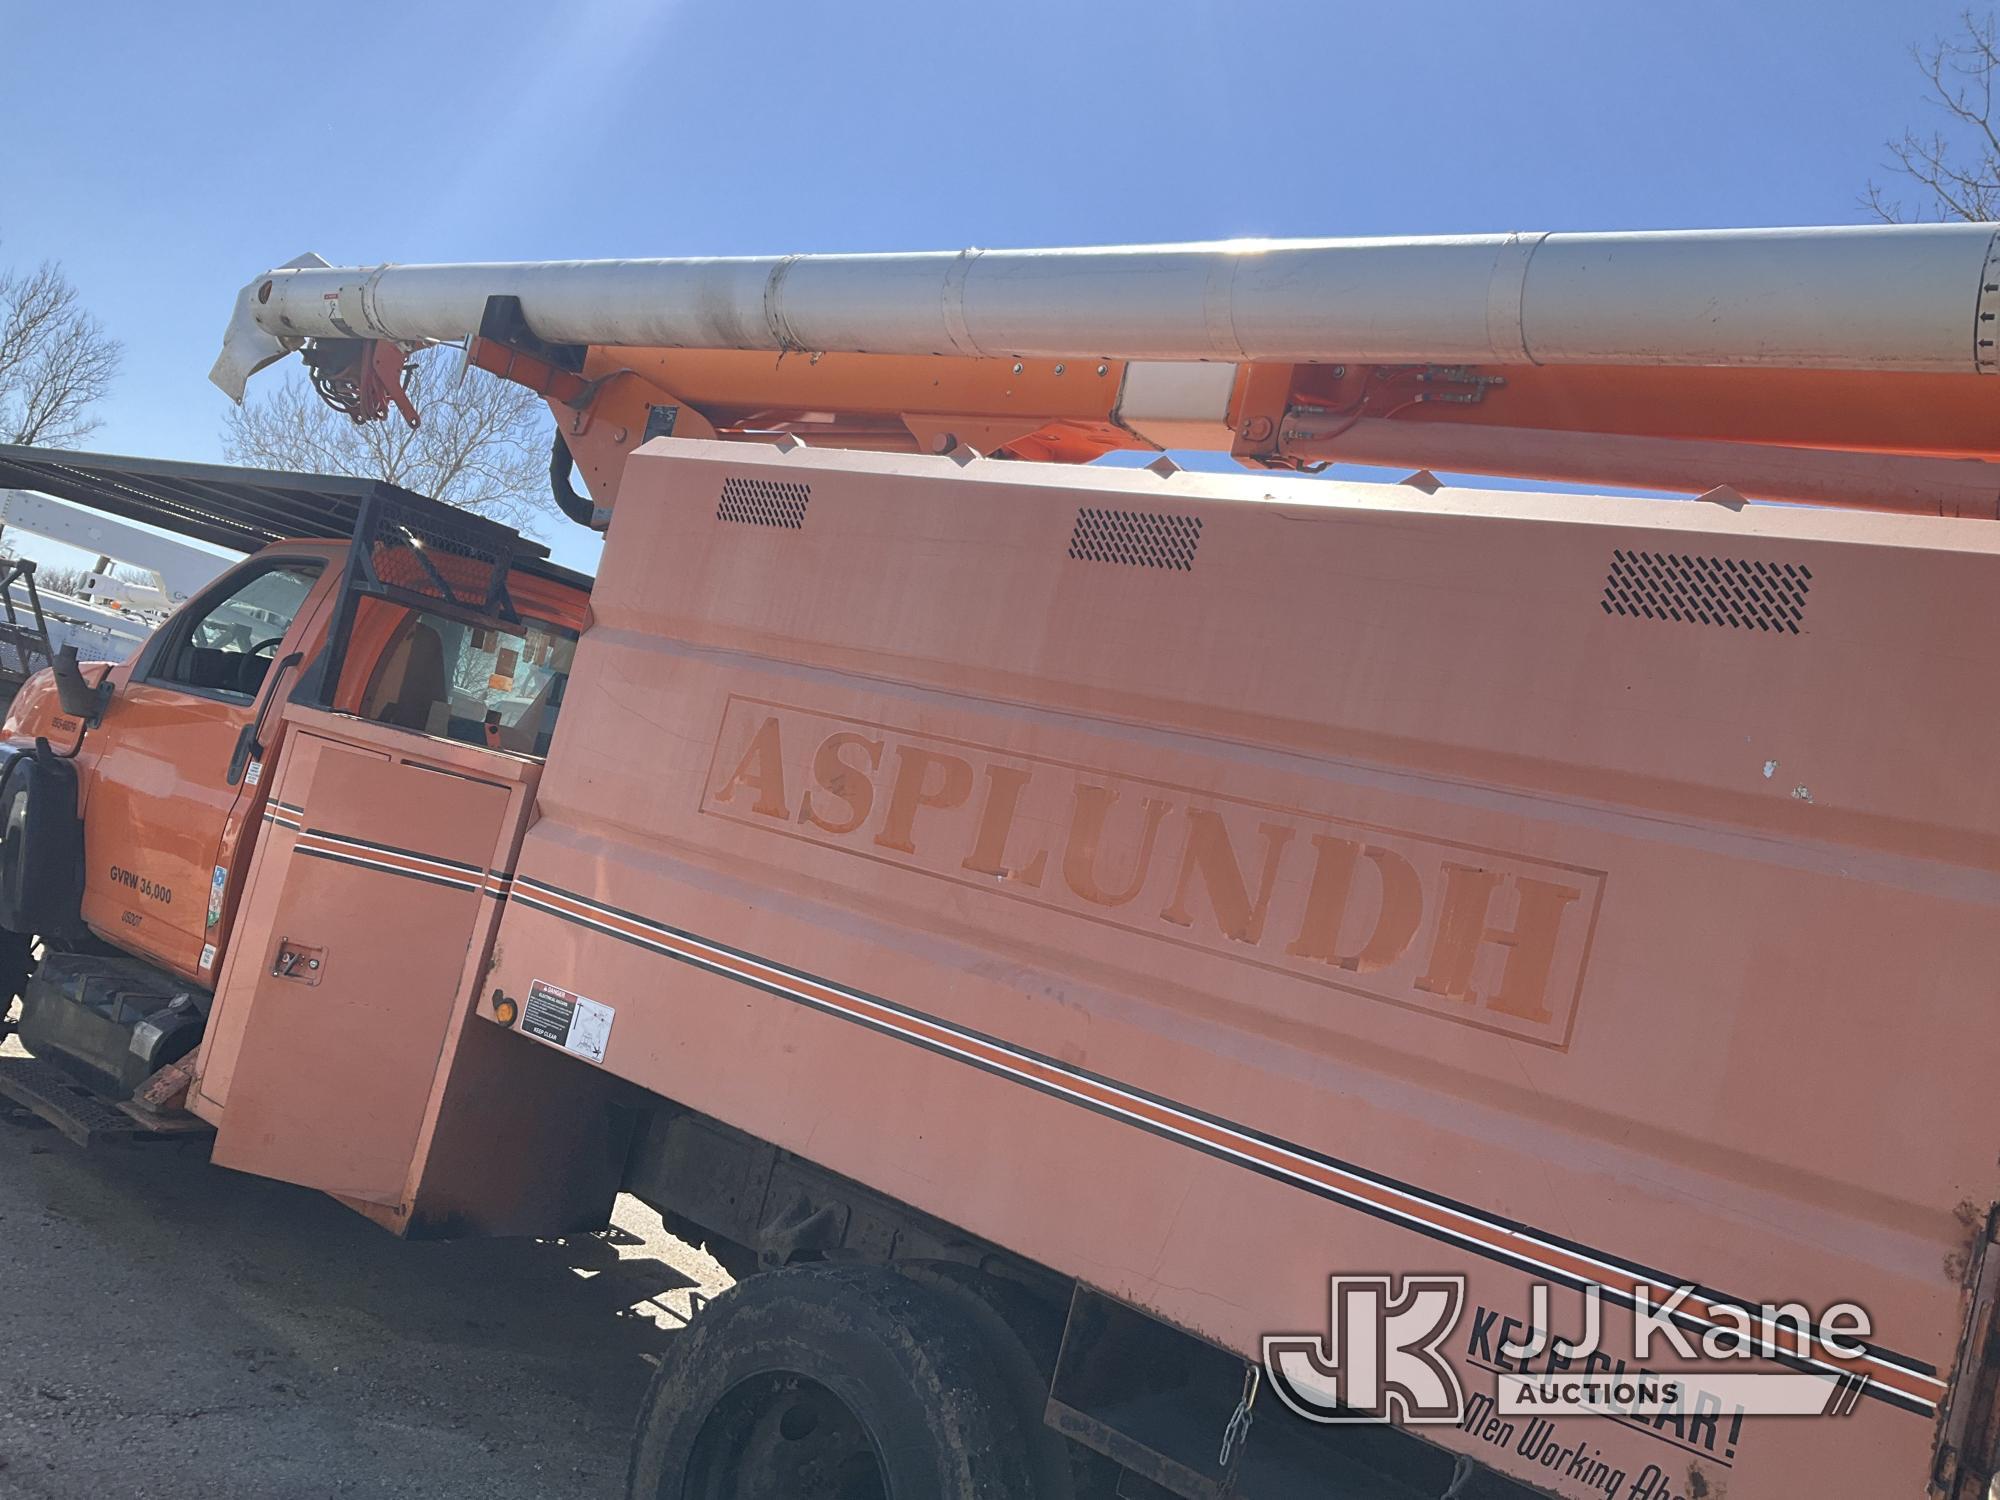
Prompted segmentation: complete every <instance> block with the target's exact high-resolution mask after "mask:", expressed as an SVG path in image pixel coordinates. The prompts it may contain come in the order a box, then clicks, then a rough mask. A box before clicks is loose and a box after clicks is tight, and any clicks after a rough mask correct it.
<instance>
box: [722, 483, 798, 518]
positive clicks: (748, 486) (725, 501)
mask: <svg viewBox="0 0 2000 1500" xmlns="http://www.w3.org/2000/svg"><path fill="white" fill-rule="evenodd" d="M811 500H812V486H811V485H809V484H799V483H796V482H794V481H791V480H777V479H740V478H735V477H731V478H729V479H725V480H723V481H722V498H721V499H719V500H717V501H716V502H715V519H716V520H718V521H735V522H736V523H737V524H739V525H742V526H782V527H785V528H786V529H787V530H791V531H797V530H798V529H799V528H800V527H801V526H804V525H805V524H806V506H807V505H808V504H809V503H810V502H811Z"/></svg>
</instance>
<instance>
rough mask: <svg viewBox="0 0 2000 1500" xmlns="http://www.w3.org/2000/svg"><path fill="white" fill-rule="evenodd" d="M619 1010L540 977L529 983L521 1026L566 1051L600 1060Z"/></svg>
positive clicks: (529, 1032)
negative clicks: (613, 1020)
mask: <svg viewBox="0 0 2000 1500" xmlns="http://www.w3.org/2000/svg"><path fill="white" fill-rule="evenodd" d="M616 1014H617V1012H615V1011H614V1010H612V1008H611V1007H610V1006H608V1005H604V1004H601V1003H599V1002H598V1001H596V1000H591V999H587V998H585V997H584V996H582V995H579V994H577V993H576V992H575V991H573V990H566V989H564V988H562V987H561V986H560V985H554V984H550V983H549V982H548V981H547V980H544V979H537V980H536V981H535V982H534V983H532V984H530V985H529V986H528V1003H527V1004H526V1005H524V1006H522V1007H521V1029H522V1030H523V1031H525V1032H527V1033H528V1035H529V1036H538V1037H540V1038H541V1039H542V1040H543V1041H545V1042H553V1043H555V1045H556V1046H558V1047H560V1048H562V1049H563V1050H564V1051H565V1052H574V1053H575V1054H576V1055H577V1056H578V1057H587V1058H589V1059H590V1060H591V1061H592V1062H594V1063H601V1062H603V1061H604V1044H605V1043H606V1042H607V1041H609V1040H610V1039H611V1021H612V1018H613V1017H614V1016H615V1015H616Z"/></svg>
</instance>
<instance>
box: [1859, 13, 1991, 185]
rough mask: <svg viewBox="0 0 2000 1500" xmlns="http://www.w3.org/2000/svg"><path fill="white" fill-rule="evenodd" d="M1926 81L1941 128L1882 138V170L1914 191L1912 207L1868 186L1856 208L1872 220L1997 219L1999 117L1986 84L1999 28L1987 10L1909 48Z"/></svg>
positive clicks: (1962, 17) (1963, 16)
mask: <svg viewBox="0 0 2000 1500" xmlns="http://www.w3.org/2000/svg"><path fill="white" fill-rule="evenodd" d="M1910 55H1911V57H1912V59H1913V60H1914V61H1915V62H1916V65H1917V69H1918V71H1919V72H1921V73H1922V74H1923V77H1924V82H1925V83H1926V85H1928V91H1929V93H1930V102H1931V103H1932V104H1933V105H1934V106H1935V107H1936V108H1938V109H1940V110H1941V111H1943V113H1944V117H1945V118H1944V122H1943V126H1942V128H1939V129H1933V130H1929V131H1916V130H1906V131H1904V132H1903V136H1902V139H1900V140H1894V141H1891V142H1889V155H1890V158H1891V160H1890V162H1889V168H1890V170H1891V171H1893V172H1895V173H1896V174H1897V175H1898V176H1900V177H1905V178H1907V179H1909V181H1910V182H1912V183H1914V184H1915V185H1916V186H1917V187H1918V188H1919V189H1921V190H1922V193H1923V195H1924V200H1925V201H1922V202H1920V203H1918V204H1917V206H1916V208H1915V209H1914V210H1911V209H1908V208H1906V206H1905V205H1904V204H1903V202H1902V200H1901V199H1900V198H1898V197H1895V196H1893V195H1892V194H1890V193H1888V192H1885V191H1884V190H1883V188H1882V186H1881V185H1880V184H1879V183H1874V182H1871V183H1869V184H1868V191H1867V192H1866V193H1865V194H1863V196H1862V199H1861V202H1862V206H1863V207H1864V208H1866V209H1867V210H1868V211H1869V212H1870V213H1872V214H1874V215H1875V216H1876V217H1877V218H1878V219H1882V220H1884V221H1886V222H1888V223H1892V224H1894V223H1901V222H1902V221H1903V220H1905V219H1909V218H1914V219H1971V220H1988V219H1995V218H2000V116H1996V115H1995V113H1994V98H1993V85H1994V79H1995V76H1996V75H2000V32H1996V30H1995V26H1994V19H1993V16H1992V15H1991V14H1990V13H1989V14H1986V15H1980V14H1978V13H1977V12H1975V11H1970V10H1968V11H1963V12H1961V13H1960V15H1959V18H1958V30H1957V31H1955V32H1953V33H1952V34H1951V35H1950V36H1947V37H1943V38H1941V39H1939V40H1938V41H1935V42H1933V43H1932V44H1931V45H1930V46H1928V47H1919V48H1915V49H1913V50H1912V52H1911V54H1910Z"/></svg>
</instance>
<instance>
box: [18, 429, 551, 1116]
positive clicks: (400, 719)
mask: <svg viewBox="0 0 2000 1500" xmlns="http://www.w3.org/2000/svg"><path fill="white" fill-rule="evenodd" d="M65 457H69V456H68V455H66V456H65ZM73 467H74V465H72V468H73ZM268 477H269V476H266V478H268ZM302 478H303V477H302ZM329 483H332V484H333V485H334V488H335V491H336V498H342V499H345V501H346V503H345V504H331V505H329V506H327V507H326V509H325V510H324V511H323V514H322V520H321V526H322V528H323V529H331V528H332V527H335V526H343V525H344V526H348V527H350V528H351V527H353V526H355V525H359V526H360V527H362V528H363V529H364V531H370V532H372V533H374V534H375V540H374V541H372V542H371V543H369V544H368V546H367V552H368V555H363V553H362V551H360V550H358V544H357V543H356V542H355V541H354V540H353V538H352V536H349V537H344V538H334V537H329V536H326V535H318V536H309V537H301V538H292V539H286V540H280V541H275V542H272V543H270V544H268V545H265V546H263V547H261V548H259V549H258V550H257V551H255V552H254V553H253V554H252V555H251V556H249V557H247V558H245V559H244V560H243V561H242V562H241V563H239V564H237V565H236V566H235V567H233V568H231V569H229V570H228V571H227V572H225V573H224V574H223V575H222V576H221V577H219V578H217V579H216V580H215V581H214V582H213V583H212V584H211V585H210V586H209V587H208V588H207V589H205V590H203V591H202V592H201V593H199V594H197V595H196V596H195V597H193V598H191V599H189V600H188V601H187V603H186V604H184V605H183V606H182V607H181V608H180V609H179V610H177V611H175V613H174V614H173V615H172V616H170V617H169V618H168V619H167V621H166V622H165V623H164V624H162V625H161V627H160V628H159V629H158V631H156V632H155V633H154V635H153V636H152V637H151V638H150V639H149V640H148V641H147V642H146V643H145V645H143V646H142V647H141V648H140V649H139V650H138V651H137V652H135V653H134V654H133V655H132V656H131V657H130V658H129V659H128V660H126V661H123V662H120V663H117V664H115V665H106V664H98V663H90V664H84V665H81V666H79V665H78V664H77V663H76V662H75V661H74V658H73V657H72V658H65V659H61V660H58V662H57V663H56V664H55V666H54V667H53V668H52V669H50V670H48V671H45V672H42V673H39V674H37V675H36V676H34V677H32V678H30V679H29V680H28V681H27V682H26V683H25V684H24V685H23V687H22V689H21V691H20V693H19V694H18V695H17V697H16V699H15V701H14V704H13V706H12V709H11V711H10V713H9V714H8V717H7V720H6V725H5V730H4V742H0V774H3V775H4V779H3V780H0V814H4V818H5V823H4V826H5V829H6V836H5V844H4V846H0V863H4V872H5V873H4V877H0V927H4V928H6V929H7V931H6V934H5V935H4V937H0V964H4V965H5V968H6V972H5V973H0V983H4V984H5V986H6V989H7V991H8V992H9V993H14V992H23V991H25V992H24V993H23V1011H22V1016H21V1020H20V1030H21V1033H22V1038H23V1041H24V1042H26V1043H27V1044H28V1045H30V1046H31V1047H32V1048H33V1050H34V1051H35V1052H36V1054H37V1055H38V1056H40V1057H42V1058H44V1059H51V1060H55V1061H58V1062H59V1063H61V1064H62V1065H63V1066H64V1067H65V1068H66V1070H68V1071H70V1072H72V1073H74V1074H76V1075H77V1076H78V1077H79V1079H80V1080H81V1081H83V1082H86V1083H87V1084H89V1085H90V1086H92V1087H93V1088H94V1089H95V1090H97V1091H98V1092H100V1093H108V1094H110V1095H111V1096H112V1097H120V1096H122V1095H125V1094H129V1093H130V1092H131V1090H132V1089H133V1088H134V1087H136V1086H137V1085H138V1084H139V1083H140V1082H142V1081H143V1080H144V1079H145V1078H146V1077H147V1076H148V1075H150V1074H152V1073H153V1072H155V1071H156V1070H157V1069H159V1068H160V1067H161V1066H163V1065H165V1064H167V1063H170V1062H173V1061H175V1060H176V1059H177V1058H179V1057H182V1056H185V1055H187V1054H188V1053H189V1052H191V1051H192V1050H193V1049H194V1047H195V1046H196V1045H198V1043H199V1041H200V1038H201V1036H202V1033H203V1029H204V1026H205V1021H206V1015H207V1008H208V998H209V995H210V993H211V992H212V991H213V989H214V983H215V980H214V976H215V975H216V974H217V973H219V972H220V965H221V961H222V957H223V955H224V954H225V952H226V951H227V948H228V942H229V936H230V931H231V925H232V921H233V918H234V916H235V909H236V905H237V901H238V897H239V895H240V891H241V887H242V885H243V883H244V879H245V875H246V872H247V871H248V869H249V863H250V859H251V857H252V855H253V853H254V851H255V848H256V845H257V834H258V830H259V829H260V827H261V826H262V822H261V816H262V813H263V811H264V806H265V802H266V799H267V796H268V792H269V785H268V782H267V780H266V778H265V776H264V774H263V773H264V766H265V764H266V763H267V762H268V761H269V760H270V759H271V758H273V757H274V756H275V754H276V752H277V750H278V748H279V745H280V743H281V741H282V738H283V736H284V734H285V716H284V714H283V712H282V709H283V704H284V701H285V700H286V699H287V698H311V699H314V700H319V701H323V702H324V703H325V705H326V706H328V707H331V708H335V709H337V710H339V711H342V712H346V713H351V714H355V715H357V716H359V717H362V718H365V719H369V720H373V721H376V722H380V723H385V724H392V725H395V726H397V727H400V728H405V729H412V730H417V731H420V732H424V733H428V734H431V735H436V736H440V737H444V738H449V739H457V740H461V741H464V742H467V743H473V744H480V745H484V746H487V747H489V748H493V749H499V750H507V751H514V752H518V753H522V754H528V755H534V754H540V753H544V752H546V749H547V746H548V742H549V736H550V734H551V732H552V731H553V729H554V725H555V720H556V717H557V714H558V713H559V711H560V708H561V704H562V691H563V687H564V684H565V682H566V680H567V675H568V667H569V661H570V654H571V651H572V649H573V644H574V642H575V639H576V635H577V632H578V631H579V630H580V629H581V627H582V625H583V623H584V613H585V608H586V603H587V599H588V593H587V582H588V581H587V580H586V579H584V578H582V577H581V576H579V575H576V574H572V573H570V572H569V571H568V570H566V569H562V568H560V567H557V566H555V565H553V564H550V563H548V562H546V560H545V559H544V558H542V557H538V556H537V555H536V554H537V553H538V552H539V551H540V550H541V549H538V548H536V547H535V546H534V545H533V544H532V543H526V542H524V541H523V540H522V539H521V538H520V537H519V536H518V534H516V533H515V532H513V531H512V530H511V529H509V528H507V527H504V526H500V525H497V524H496V523H493V522H489V521H484V520H481V519H479V518H477V517H473V516H468V515H465V514H464V513H462V512H457V511H454V510H451V509H450V508H448V507H446V506H443V505H440V504H438V503H437V502H435V501H431V500H427V499H425V498H424V497H422V496H418V495H415V494H412V493H409V492H407V491H403V490H399V489H397V488H396V487H394V486H390V485H377V484H372V483H368V482H355V483H354V484H353V485H352V486H351V487H349V488H348V489H345V490H343V489H342V488H341V487H340V485H339V483H338V482H337V481H335V482H330V481H327V480H324V479H318V478H314V479H312V480H310V484H311V485H313V486H315V487H325V486H327V485H328V484H329ZM482 550H483V552H484V554H486V555H489V556H493V557H504V558H506V559H507V563H508V565H507V566H506V567H504V568H501V569H499V570H498V571H497V572H496V573H495V577H494V579H488V578H483V577H475V576H474V574H476V573H477V571H478V570H477V569H476V568H473V567H469V566H467V564H468V563H469V561H470V555H471V554H472V553H474V552H479V551H482ZM440 560H441V564H442V565H440ZM399 569H400V570H401V571H400V572H399V571H398V570H399ZM495 579H497V580H498V582H497V584H495V587H494V588H492V589H491V590H489V589H488V584H489V583H494V582H495ZM453 582H456V583H457V584H458V585H459V587H458V588H457V589H456V590H454V589H453V588H452V587H451V584H452V583H453ZM473 595H476V596H477V602H476V604H474V603H473V602H472V598H471V596H473ZM495 604H497V605H498V606H499V607H498V608H497V609H496V608H494V607H493V606H494V605H495ZM25 933H34V934H37V935H39V936H40V937H41V938H42V941H43V943H44V945H45V948H46V949H50V950H54V951H52V952H46V953H45V956H44V958H43V961H42V963H41V965H40V968H39V970H38V983H37V984H35V985H34V986H32V987H31V988H30V987H28V986H26V979H27V975H28V970H29V965H30V954H29V944H28V940H27V938H25V937H23V936H21V934H25Z"/></svg>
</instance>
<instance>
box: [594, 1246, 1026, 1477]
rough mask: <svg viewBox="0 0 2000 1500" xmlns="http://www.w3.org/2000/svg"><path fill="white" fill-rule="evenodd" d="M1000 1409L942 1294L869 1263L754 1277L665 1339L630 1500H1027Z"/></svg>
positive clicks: (1004, 1410)
mask: <svg viewBox="0 0 2000 1500" xmlns="http://www.w3.org/2000/svg"><path fill="white" fill-rule="evenodd" d="M1024 1453H1025V1444H1024V1434H1023V1433H1022V1431H1021V1429H1020V1426H1019V1423H1018V1419H1017V1417H1016V1408H1015V1404H1014V1402H1013V1401H1012V1400H1011V1399H1010V1396H1009V1393H1008V1391H1007V1389H1006V1387H1005V1382H1004V1381H1003V1380H1002V1379H1001V1378H1000V1377H999V1376H998V1374H997V1373H996V1371H995V1368H994V1362H993V1360H992V1358H991V1357H990V1355H989V1353H988V1351H987V1349H986V1348H985V1347H984V1346H983V1345H982V1343H981V1340H980V1337H979V1334H978V1332H977V1329H976V1326H975V1325H974V1323H973V1322H972V1320H971V1319H970V1318H969V1317H968V1316H967V1315H966V1313H965V1312H964V1311H963V1310H962V1309H961V1308H960V1307H959V1306H958V1305H957V1303H956V1300H955V1299H954V1298H952V1297H950V1296H949V1295H947V1294H945V1293H941V1292H938V1291H934V1290H931V1289H929V1288H926V1287H922V1286H919V1285H917V1284H916V1283H915V1282H913V1281H911V1280H909V1279H908V1278H906V1277H903V1276H899V1275H897V1274H896V1273H895V1272H893V1271H887V1270H881V1269H878V1268H876V1267H873V1266H857V1265H808V1266H797V1267H792V1268H789V1269H786V1270H781V1271H768V1272H765V1273H763V1274H761V1275H757V1276H753V1277H751V1278H750V1279H749V1280H748V1281H745V1282H742V1283H739V1284H738V1285H736V1286H734V1287H732V1288H730V1289H729V1290H728V1291H727V1292H724V1293H723V1294H722V1295H721V1296H720V1297H717V1298H716V1299H715V1301H713V1302H712V1303H710V1304H709V1305H708V1306H707V1307H706V1308H705V1309H704V1310H703V1311H702V1312H701V1314H700V1315H699V1316H698V1317H696V1318H695V1319H694V1321H693V1322H692V1323H690V1324H689V1325H688V1326H687V1328H686V1329H684V1330H683V1331H682V1332H681V1333H679V1334H678V1335H676V1336H675V1338H674V1341H673V1343H672V1345H671V1346H670V1347H669V1349H668V1350H667V1354H666V1357H665V1358H664V1359H663V1360H662V1361H661V1363H660V1369H659V1373H658V1374H657V1375H656V1376H655V1377H654V1378H653V1384H652V1388H651V1390H649V1391H648V1392H647V1393H646V1404H645V1406H644V1408H643V1409H642V1411H641V1412H640V1417H639V1428H638V1431H637V1432H636V1433H635V1434H634V1436H633V1443H632V1461H631V1467H630V1470H629V1472H628V1478H627V1489H626V1493H627V1495H628V1497H629V1500H1042V1497H1041V1496H1040V1495H1039V1494H1038V1493H1037V1491H1036V1488H1035V1485H1034V1483H1033V1481H1032V1480H1031V1478H1030V1476H1029V1471H1028V1466H1027V1464H1026V1462H1025V1459H1024Z"/></svg>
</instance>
